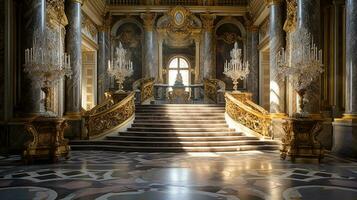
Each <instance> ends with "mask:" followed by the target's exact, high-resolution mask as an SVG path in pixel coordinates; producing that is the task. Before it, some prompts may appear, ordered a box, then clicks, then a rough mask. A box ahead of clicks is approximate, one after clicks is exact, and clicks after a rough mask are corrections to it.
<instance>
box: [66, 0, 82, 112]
mask: <svg viewBox="0 0 357 200" xmlns="http://www.w3.org/2000/svg"><path fill="white" fill-rule="evenodd" d="M82 3H83V2H82V1H81V0H69V1H67V4H66V15H67V18H68V26H67V34H66V46H67V49H66V50H67V53H68V54H69V55H70V56H71V69H72V77H71V78H67V79H66V99H65V104H66V106H65V114H66V116H68V117H74V118H77V117H80V112H81V109H82V105H81V103H82V92H81V77H82V76H81V74H82V32H81V26H82V16H81V6H82Z"/></svg>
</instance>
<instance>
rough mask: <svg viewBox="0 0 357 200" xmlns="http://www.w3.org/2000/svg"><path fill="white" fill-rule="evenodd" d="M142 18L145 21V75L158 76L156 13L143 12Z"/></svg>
mask: <svg viewBox="0 0 357 200" xmlns="http://www.w3.org/2000/svg"><path fill="white" fill-rule="evenodd" d="M141 18H142V19H143V21H144V42H145V44H144V62H143V67H144V68H143V76H144V77H147V78H149V77H155V78H156V77H157V72H158V67H157V57H156V56H155V54H156V53H157V52H156V51H155V33H154V23H155V18H156V15H155V14H154V13H142V14H141Z"/></svg>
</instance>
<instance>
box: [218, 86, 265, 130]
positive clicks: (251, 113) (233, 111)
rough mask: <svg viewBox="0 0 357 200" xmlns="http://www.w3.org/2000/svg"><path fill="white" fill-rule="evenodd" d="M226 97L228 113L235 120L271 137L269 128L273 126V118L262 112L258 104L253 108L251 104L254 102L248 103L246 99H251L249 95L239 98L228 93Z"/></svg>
mask: <svg viewBox="0 0 357 200" xmlns="http://www.w3.org/2000/svg"><path fill="white" fill-rule="evenodd" d="M242 94H244V93H242ZM225 97H226V113H227V114H228V115H229V116H230V117H231V118H232V119H233V120H235V121H236V122H238V123H240V124H242V125H243V126H245V127H247V128H249V129H251V130H253V131H254V132H256V133H258V134H260V135H262V136H263V137H271V133H270V130H269V129H270V126H271V119H270V117H269V115H268V114H266V113H265V112H260V111H259V110H258V109H257V107H258V105H255V106H254V107H255V108H253V107H252V106H250V105H249V104H251V103H252V102H249V104H247V103H246V101H250V100H249V97H245V98H241V99H240V100H239V99H236V98H235V97H234V96H233V95H231V94H228V93H226V94H225ZM244 99H246V100H244ZM241 100H242V101H241ZM261 109H262V108H261Z"/></svg>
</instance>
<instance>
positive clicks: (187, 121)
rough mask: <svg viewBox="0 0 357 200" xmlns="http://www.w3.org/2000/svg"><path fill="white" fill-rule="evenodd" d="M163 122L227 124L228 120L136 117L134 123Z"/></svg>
mask: <svg viewBox="0 0 357 200" xmlns="http://www.w3.org/2000/svg"><path fill="white" fill-rule="evenodd" d="M158 122H159V123H162V124H225V123H226V121H225V120H224V119H223V120H202V119H199V120H175V119H171V120H150V119H135V120H134V124H139V123H158Z"/></svg>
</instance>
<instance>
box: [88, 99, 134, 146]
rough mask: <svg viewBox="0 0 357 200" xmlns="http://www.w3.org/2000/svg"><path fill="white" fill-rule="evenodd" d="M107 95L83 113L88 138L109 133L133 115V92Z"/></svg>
mask: <svg viewBox="0 0 357 200" xmlns="http://www.w3.org/2000/svg"><path fill="white" fill-rule="evenodd" d="M107 95H108V97H107V99H106V101H105V102H103V103H102V104H101V105H98V106H96V107H94V108H93V109H92V110H90V111H88V112H86V113H85V115H84V119H85V126H86V128H87V133H88V139H93V138H97V137H100V136H102V135H104V134H106V133H109V132H110V131H113V130H114V129H115V128H117V127H119V126H121V125H122V124H123V123H125V122H126V121H127V120H129V119H130V118H131V117H132V116H134V112H135V103H134V96H135V94H134V92H129V93H120V94H115V93H112V94H109V93H107Z"/></svg>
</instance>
